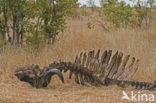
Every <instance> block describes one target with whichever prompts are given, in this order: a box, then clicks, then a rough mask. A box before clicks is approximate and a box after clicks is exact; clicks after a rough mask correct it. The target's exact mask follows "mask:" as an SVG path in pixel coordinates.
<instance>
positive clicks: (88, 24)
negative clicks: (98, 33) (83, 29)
mask: <svg viewBox="0 0 156 103" xmlns="http://www.w3.org/2000/svg"><path fill="white" fill-rule="evenodd" d="M87 27H88V28H89V29H94V25H93V24H92V23H91V22H90V21H88V22H87Z"/></svg>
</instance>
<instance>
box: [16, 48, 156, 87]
mask: <svg viewBox="0 0 156 103" xmlns="http://www.w3.org/2000/svg"><path fill="white" fill-rule="evenodd" d="M100 52H101V51H100V49H99V50H98V51H97V52H96V53H95V51H94V50H92V51H89V52H88V53H87V52H81V53H80V55H79V56H76V58H75V61H74V62H53V63H51V64H49V66H48V67H44V68H43V69H40V67H39V66H38V65H26V66H22V67H19V68H18V69H16V70H15V72H14V75H15V76H16V77H17V78H18V79H19V80H21V81H25V82H28V83H29V84H30V85H32V86H33V87H36V88H44V87H47V85H48V84H49V83H50V80H51V77H52V76H53V75H54V74H57V75H58V76H59V77H60V79H61V81H62V82H64V79H63V76H62V73H61V72H62V71H64V72H67V71H69V78H70V79H71V77H72V76H73V75H74V78H75V82H76V83H77V84H80V85H87V86H92V85H94V86H97V85H104V86H109V85H118V86H120V87H128V86H132V87H134V88H135V89H148V90H151V89H155V88H156V81H154V82H153V83H149V82H135V81H130V80H131V78H132V77H133V75H134V74H135V73H136V71H137V70H138V62H139V60H138V59H136V58H134V57H130V55H126V56H124V55H123V53H122V52H118V51H117V52H116V53H115V54H114V55H113V54H112V50H108V51H107V50H106V51H104V52H103V53H101V54H100Z"/></svg>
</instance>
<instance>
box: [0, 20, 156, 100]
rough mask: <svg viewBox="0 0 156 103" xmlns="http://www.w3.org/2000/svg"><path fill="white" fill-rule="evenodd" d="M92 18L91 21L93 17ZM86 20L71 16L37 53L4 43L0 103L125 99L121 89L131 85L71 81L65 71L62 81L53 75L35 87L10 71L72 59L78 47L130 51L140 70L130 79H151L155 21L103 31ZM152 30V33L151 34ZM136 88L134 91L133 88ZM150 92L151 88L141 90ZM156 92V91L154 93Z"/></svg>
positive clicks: (155, 70) (155, 73) (155, 75)
mask: <svg viewBox="0 0 156 103" xmlns="http://www.w3.org/2000/svg"><path fill="white" fill-rule="evenodd" d="M93 22H94V21H93ZM86 23H87V21H86V19H85V18H84V20H83V19H82V20H70V21H68V29H67V30H66V31H65V32H64V33H61V34H60V36H59V37H58V38H59V39H58V41H57V42H56V44H55V45H52V46H42V47H41V48H40V51H39V52H38V54H37V56H36V55H35V53H30V52H27V51H26V50H25V49H24V48H11V47H4V48H3V52H2V53H1V54H0V103H95V102H97V103H123V102H125V103H127V101H121V97H122V90H125V91H127V92H130V91H131V89H123V88H119V87H116V86H113V87H83V86H78V85H75V84H74V80H73V79H72V80H69V79H68V78H67V77H68V75H67V74H65V84H62V83H61V82H60V80H59V78H58V77H57V76H55V77H54V78H53V79H52V81H51V84H50V85H49V86H48V87H47V88H45V89H34V88H32V87H31V86H30V85H29V84H27V83H23V82H21V81H19V80H18V79H17V78H16V77H15V76H14V75H13V71H14V70H15V69H16V68H17V67H18V66H20V65H26V64H33V63H34V64H39V65H40V66H41V67H43V66H48V64H50V63H51V62H53V61H58V60H63V61H73V60H74V58H75V56H76V55H77V54H78V53H80V52H81V51H88V50H93V49H95V50H97V49H99V48H100V49H101V50H105V49H112V50H113V51H114V52H115V51H117V50H119V51H122V52H124V54H125V55H126V54H130V55H131V56H134V57H136V58H138V59H139V60H140V66H139V70H138V71H137V73H136V75H135V76H134V78H133V80H139V81H149V82H152V81H153V80H155V78H156V67H155V66H156V63H155V61H156V55H154V53H153V50H154V49H156V46H155V47H153V46H154V45H156V44H151V40H152V43H156V41H155V40H156V39H154V37H152V36H153V35H155V33H156V30H155V29H154V28H155V26H156V22H155V21H154V22H153V24H152V27H151V28H150V31H148V32H146V31H144V30H141V29H135V30H130V29H119V30H116V31H115V30H113V31H111V32H109V33H108V32H105V31H104V30H103V29H102V28H101V27H100V26H98V25H95V28H94V29H91V30H90V29H88V28H87V25H86ZM151 34H152V36H151ZM136 92H137V91H136ZM142 92H143V93H153V94H155V92H154V91H153V92H152V91H142ZM155 96H156V94H155Z"/></svg>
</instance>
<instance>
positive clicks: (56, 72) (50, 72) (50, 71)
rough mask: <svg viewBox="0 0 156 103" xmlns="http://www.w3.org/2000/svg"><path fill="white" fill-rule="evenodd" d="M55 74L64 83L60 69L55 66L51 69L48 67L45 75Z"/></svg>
mask: <svg viewBox="0 0 156 103" xmlns="http://www.w3.org/2000/svg"><path fill="white" fill-rule="evenodd" d="M55 74H57V75H58V76H59V78H60V79H61V81H62V83H64V77H63V74H62V72H61V71H60V70H58V69H55V68H52V69H49V70H48V72H47V74H46V75H45V76H48V77H49V76H53V75H55Z"/></svg>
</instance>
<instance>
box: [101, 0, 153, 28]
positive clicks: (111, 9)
mask: <svg viewBox="0 0 156 103" xmlns="http://www.w3.org/2000/svg"><path fill="white" fill-rule="evenodd" d="M101 4H102V7H103V12H104V14H105V15H106V18H107V20H108V21H110V22H111V23H112V24H113V25H115V26H116V27H126V28H127V27H132V28H135V27H141V26H142V23H143V22H144V20H145V21H146V26H147V24H148V25H149V24H150V22H147V20H148V19H150V18H151V13H150V12H151V10H150V8H149V7H148V6H147V5H146V6H144V5H142V2H141V1H140V0H138V1H137V4H136V5H134V6H130V5H128V4H126V3H125V2H124V1H120V2H119V1H117V0H101Z"/></svg>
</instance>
